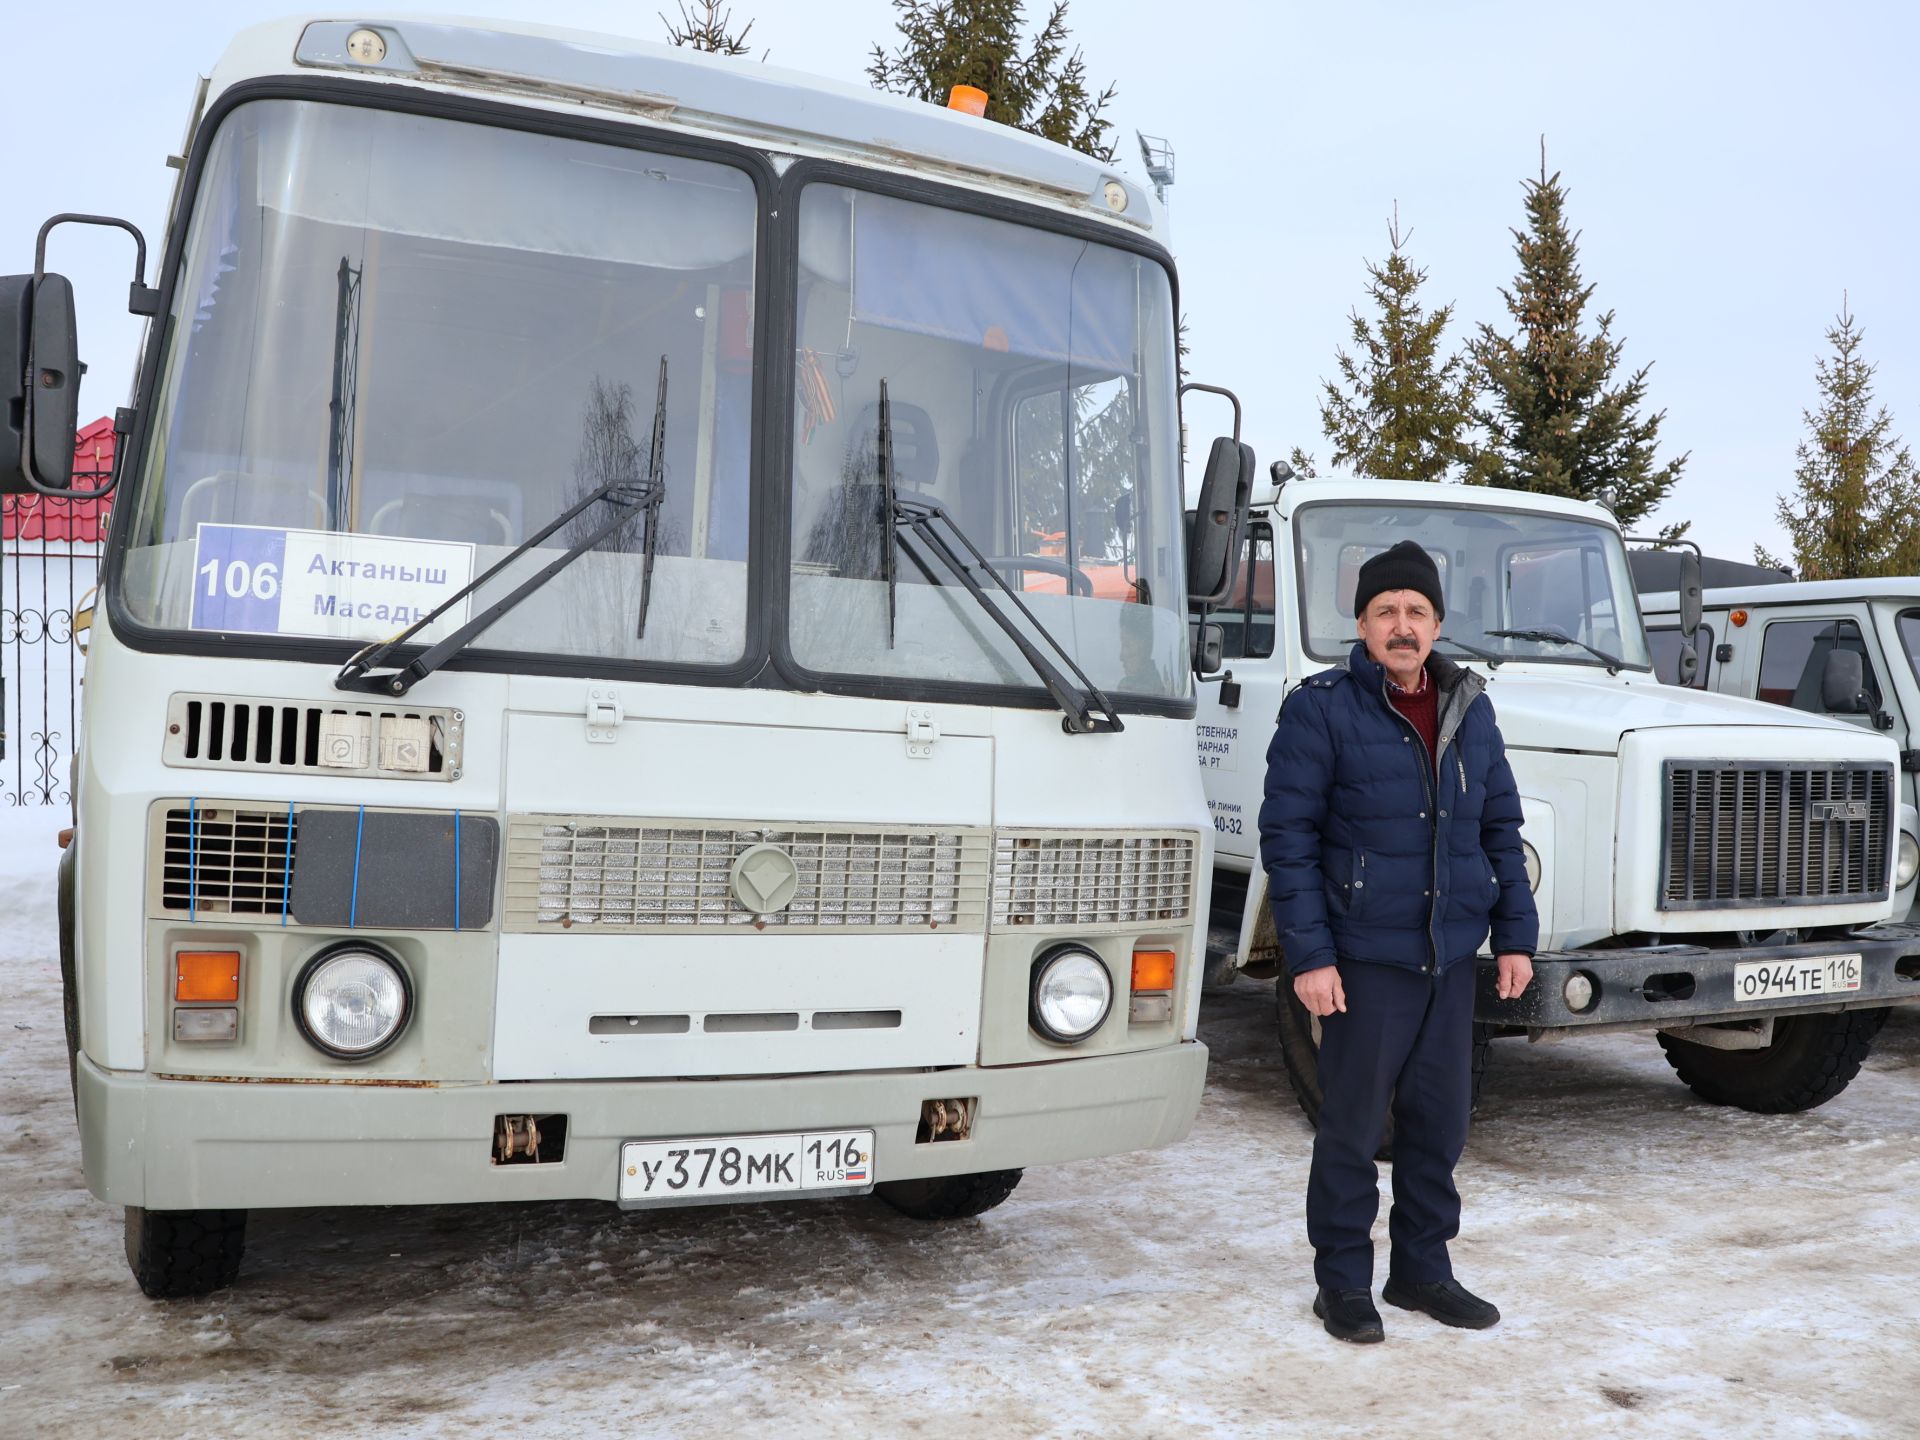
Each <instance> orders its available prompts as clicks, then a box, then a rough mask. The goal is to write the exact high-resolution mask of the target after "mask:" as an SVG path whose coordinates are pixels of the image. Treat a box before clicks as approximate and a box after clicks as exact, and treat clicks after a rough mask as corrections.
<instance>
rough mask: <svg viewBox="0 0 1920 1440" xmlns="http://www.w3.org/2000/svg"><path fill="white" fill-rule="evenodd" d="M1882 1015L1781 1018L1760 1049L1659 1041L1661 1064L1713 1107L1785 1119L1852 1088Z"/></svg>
mask: <svg viewBox="0 0 1920 1440" xmlns="http://www.w3.org/2000/svg"><path fill="white" fill-rule="evenodd" d="M1886 1019H1887V1012H1886V1011H1885V1010H1843V1011H1841V1012H1840V1013H1839V1014H1838V1015H1784V1016H1782V1017H1780V1018H1779V1019H1778V1020H1775V1021H1774V1022H1773V1043H1772V1044H1771V1045H1769V1046H1767V1048H1766V1049H1764V1050H1714V1049H1711V1048H1709V1047H1708V1046H1705V1045H1696V1044H1694V1043H1693V1042H1692V1041H1691V1040H1678V1039H1675V1038H1674V1037H1673V1036H1671V1035H1664V1034H1663V1035H1660V1036H1658V1037H1657V1038H1658V1039H1659V1041H1660V1048H1661V1050H1663V1051H1664V1052H1666V1057H1667V1063H1668V1064H1669V1065H1671V1066H1672V1067H1673V1073H1674V1074H1676V1075H1678V1076H1679V1077H1680V1079H1681V1080H1682V1081H1684V1082H1685V1084H1686V1086H1687V1088H1688V1089H1689V1090H1691V1091H1693V1093H1694V1094H1696V1095H1698V1096H1699V1097H1700V1098H1701V1099H1702V1100H1706V1101H1708V1102H1710V1103H1712V1104H1714V1105H1731V1106H1734V1107H1735V1108H1737V1109H1741V1110H1751V1111H1753V1112H1754V1113H1755V1114H1757V1115H1790V1114H1794V1113H1796V1112H1797V1111H1801V1110H1811V1109H1813V1108H1814V1106H1816V1105H1824V1104H1826V1103H1827V1101H1829V1100H1831V1099H1832V1098H1833V1097H1834V1096H1836V1095H1838V1094H1839V1093H1840V1092H1841V1091H1842V1090H1844V1089H1846V1088H1847V1086H1848V1085H1849V1084H1851V1083H1852V1082H1853V1077H1854V1076H1856V1075H1858V1074H1859V1073H1860V1062H1861V1061H1863V1060H1865V1059H1866V1058H1867V1052H1868V1051H1870V1050H1872V1049H1873V1037H1874V1036H1875V1035H1878V1034H1879V1033H1880V1027H1881V1026H1882V1025H1883V1024H1885V1023H1886Z"/></svg>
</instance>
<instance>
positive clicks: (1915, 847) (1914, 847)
mask: <svg viewBox="0 0 1920 1440" xmlns="http://www.w3.org/2000/svg"><path fill="white" fill-rule="evenodd" d="M1916 874H1920V840H1915V839H1914V838H1913V836H1911V835H1909V834H1908V833H1907V832H1906V831H1904V830H1902V831H1901V832H1900V853H1899V855H1898V857H1897V858H1896V859H1895V860H1894V862H1893V888H1894V889H1896V890H1904V889H1906V888H1907V886H1908V884H1909V883H1911V882H1912V880H1913V877H1914V876H1915V875H1916Z"/></svg>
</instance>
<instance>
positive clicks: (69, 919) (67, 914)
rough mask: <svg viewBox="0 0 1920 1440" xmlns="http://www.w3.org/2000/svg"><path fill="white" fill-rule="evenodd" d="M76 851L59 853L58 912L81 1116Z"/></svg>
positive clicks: (63, 996)
mask: <svg viewBox="0 0 1920 1440" xmlns="http://www.w3.org/2000/svg"><path fill="white" fill-rule="evenodd" d="M74 849H75V847H74V846H72V845H69V846H67V848H66V849H65V850H63V851H62V852H61V853H60V871H59V884H58V892H57V893H58V909H59V913H60V1008H61V1011H62V1012H63V1014H64V1015H65V1017H66V1022H67V1088H68V1089H70V1090H71V1091H72V1092H73V1113H74V1115H75V1116H78V1115H79V1114H80V980H79V974H78V970H79V967H78V965H77V963H76V961H75V957H74V937H73V866H74Z"/></svg>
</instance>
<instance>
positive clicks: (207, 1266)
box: [127, 1205, 247, 1300]
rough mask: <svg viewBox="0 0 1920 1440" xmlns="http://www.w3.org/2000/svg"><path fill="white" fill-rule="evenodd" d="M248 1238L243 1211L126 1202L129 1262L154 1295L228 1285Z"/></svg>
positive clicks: (150, 1296)
mask: <svg viewBox="0 0 1920 1440" xmlns="http://www.w3.org/2000/svg"><path fill="white" fill-rule="evenodd" d="M246 1243H247V1212H246V1211H244V1210H143V1209H141V1208H140V1207H139V1206H138V1205H129V1206H128V1207H127V1264H128V1265H129V1266H131V1267H132V1269H133V1278H134V1279H135V1280H138V1281H139V1282H140V1289H141V1292H142V1293H143V1294H145V1295H146V1296H147V1298H148V1299H150V1300H177V1299H181V1298H183V1297H185V1296H189V1295H205V1294H208V1293H210V1292H212V1291H214V1290H223V1289H225V1288H226V1287H227V1286H229V1285H231V1284H233V1281H234V1277H235V1276H236V1275H238V1274H239V1273H240V1253H241V1251H242V1250H244V1249H245V1248H246Z"/></svg>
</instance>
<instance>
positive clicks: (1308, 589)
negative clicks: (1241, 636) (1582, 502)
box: [1293, 501, 1652, 670]
mask: <svg viewBox="0 0 1920 1440" xmlns="http://www.w3.org/2000/svg"><path fill="white" fill-rule="evenodd" d="M1293 523H1294V534H1295V540H1296V544H1297V547H1298V548H1297V557H1298V567H1297V568H1298V570H1299V575H1300V615H1301V625H1302V630H1303V636H1304V639H1305V642H1306V647H1307V651H1308V653H1309V654H1311V655H1313V656H1315V657H1316V658H1318V659H1321V660H1342V659H1345V658H1346V656H1347V653H1348V651H1349V650H1350V649H1351V648H1352V646H1353V643H1354V621H1353V596H1354V588H1355V586H1356V584H1357V583H1358V581H1359V575H1360V566H1361V565H1362V564H1363V563H1364V562H1365V561H1366V560H1367V559H1368V558H1369V557H1371V556H1374V555H1377V554H1379V553H1380V552H1381V551H1383V550H1386V549H1388V548H1389V547H1390V546H1392V545H1395V544H1397V543H1398V542H1400V541H1402V540H1413V541H1416V542H1418V543H1419V544H1420V545H1421V546H1423V547H1424V548H1425V549H1426V551H1427V553H1428V554H1430V555H1432V556H1433V559H1434V563H1435V565H1436V566H1438V567H1439V571H1440V584H1441V588H1442V590H1443V591H1445V600H1446V618H1445V619H1444V620H1443V621H1442V622H1441V625H1440V632H1441V634H1443V635H1447V636H1450V637H1451V638H1452V639H1454V640H1457V641H1459V642H1460V644H1459V645H1447V644H1438V645H1435V646H1434V650H1435V652H1436V653H1438V654H1441V655H1446V656H1448V657H1449V658H1451V659H1455V660H1462V659H1467V658H1470V653H1469V651H1468V650H1467V649H1466V648H1465V647H1468V646H1470V647H1472V649H1474V650H1481V651H1486V652H1488V653H1490V654H1492V655H1494V656H1497V657H1498V658H1500V659H1502V660H1528V661H1549V662H1555V663H1561V664H1568V665H1604V664H1606V663H1607V662H1606V661H1605V660H1604V659H1602V658H1600V657H1599V656H1596V655H1595V654H1594V653H1592V651H1591V650H1588V649H1585V648H1583V647H1585V646H1591V647H1593V650H1598V651H1601V652H1603V653H1604V654H1605V655H1607V656H1611V657H1614V658H1616V659H1618V660H1619V661H1621V662H1623V663H1624V664H1625V665H1626V666H1627V667H1629V668H1631V669H1635V670H1645V669H1649V668H1651V665H1652V661H1651V658H1650V657H1649V655H1648V653H1647V636H1646V629H1645V626H1644V625H1643V624H1642V622H1641V619H1640V604H1639V599H1638V597H1637V596H1636V595H1635V593H1634V589H1633V580H1632V577H1631V575H1629V573H1628V570H1627V552H1626V547H1625V545H1623V544H1622V543H1621V540H1620V534H1619V532H1618V531H1616V530H1614V529H1613V528H1611V527H1610V526H1607V525H1600V524H1596V523H1594V522H1593V521H1590V520H1582V519H1579V518H1577V517H1575V516H1570V515H1553V514H1544V513H1541V512H1539V511H1529V510H1501V509H1483V508H1479V507H1473V508H1469V507H1467V506H1463V505H1419V504H1414V505H1402V504H1383V503H1359V502H1347V501H1339V502H1331V501H1330V502H1321V503H1311V502H1310V503H1307V504H1304V505H1302V506H1301V507H1300V508H1299V510H1297V511H1296V512H1295V513H1294V522H1293ZM1502 630H1518V631H1526V632H1528V634H1527V635H1525V636H1519V635H1501V634H1498V633H1492V632H1498V631H1502ZM1549 635H1554V636H1558V637H1563V638H1559V639H1550V638H1546V637H1547V636H1549Z"/></svg>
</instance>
